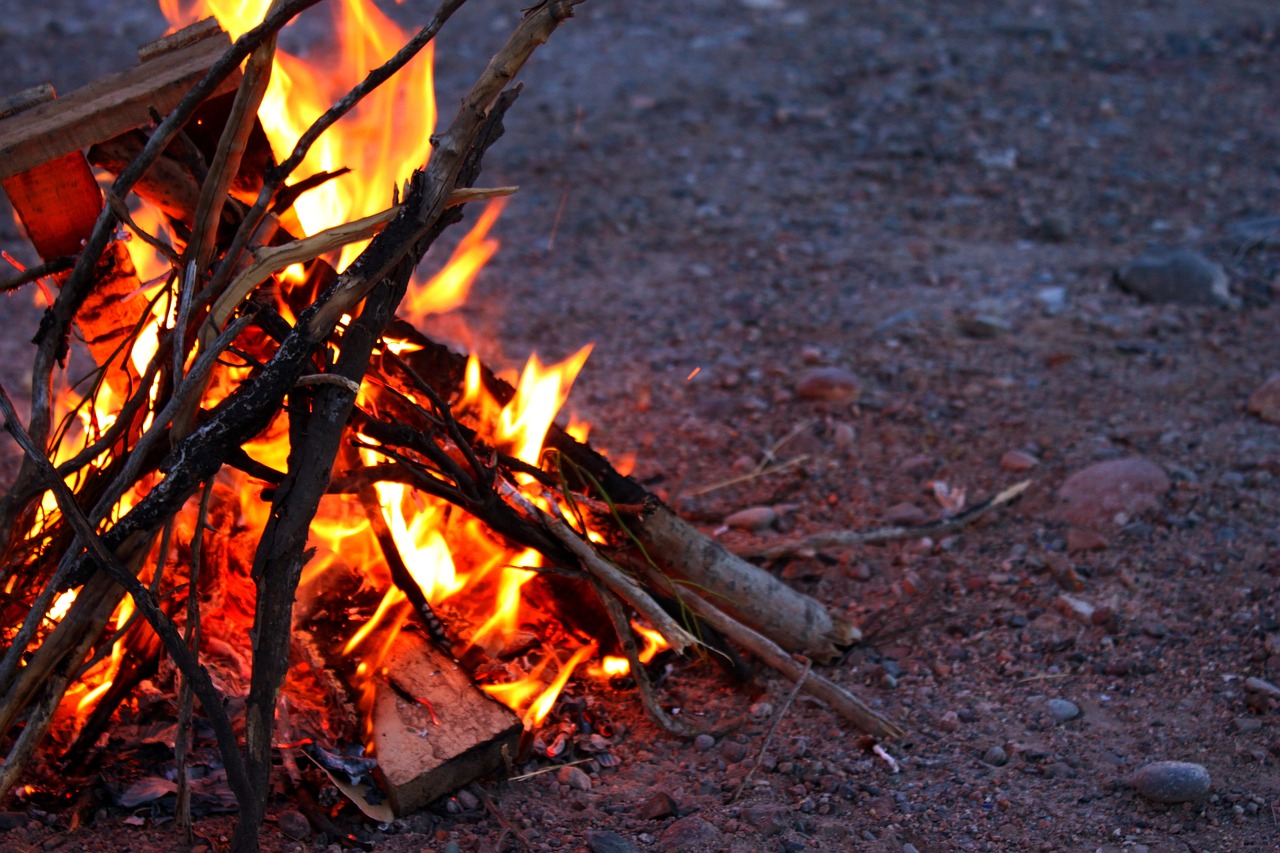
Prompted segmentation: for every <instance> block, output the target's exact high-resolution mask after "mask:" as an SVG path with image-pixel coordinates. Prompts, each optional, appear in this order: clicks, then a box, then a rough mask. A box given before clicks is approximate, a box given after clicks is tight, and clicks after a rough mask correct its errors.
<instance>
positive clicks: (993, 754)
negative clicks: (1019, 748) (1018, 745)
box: [982, 746, 1009, 767]
mask: <svg viewBox="0 0 1280 853" xmlns="http://www.w3.org/2000/svg"><path fill="white" fill-rule="evenodd" d="M982 760H983V761H985V762H986V763H987V764H990V765H991V766H992V767H1004V766H1005V765H1006V764H1008V763H1009V754H1008V753H1007V752H1005V751H1004V747H1003V746H993V747H991V748H990V749H988V750H987V751H986V753H985V754H984V755H983V756H982Z"/></svg>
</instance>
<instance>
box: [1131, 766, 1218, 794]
mask: <svg viewBox="0 0 1280 853" xmlns="http://www.w3.org/2000/svg"><path fill="white" fill-rule="evenodd" d="M1132 782H1133V787H1134V788H1135V789H1137V791H1138V793H1139V794H1141V795H1142V796H1144V797H1146V798H1147V799H1148V800H1152V801H1154V802H1157V803H1186V802H1191V801H1193V800H1198V799H1200V798H1201V797H1203V796H1204V795H1205V794H1207V793H1209V771H1208V770H1206V769H1205V767H1204V766H1203V765H1201V764H1193V763H1191V762H1189V761H1156V762H1153V763H1151V764H1148V765H1146V766H1145V767H1142V768H1140V769H1139V770H1138V771H1137V772H1136V773H1134V774H1133V779H1132Z"/></svg>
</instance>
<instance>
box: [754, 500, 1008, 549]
mask: <svg viewBox="0 0 1280 853" xmlns="http://www.w3.org/2000/svg"><path fill="white" fill-rule="evenodd" d="M1032 482H1033V481H1031V480H1023V481H1022V482H1021V483H1018V484H1016V485H1013V486H1010V487H1009V488H1007V489H1005V490H1004V491H1002V492H1000V493H999V494H997V495H996V496H995V497H993V498H991V499H990V500H987V501H984V502H983V503H980V504H977V505H975V506H973V507H971V508H970V509H967V510H965V511H964V512H962V513H959V514H958V515H954V516H952V517H951V518H944V519H942V520H941V521H935V522H930V523H929V524H919V525H892V526H889V527H877V528H875V529H874V530H829V531H824V532H821V533H814V534H811V535H809V536H801V537H798V538H795V539H785V540H781V541H777V542H770V543H768V544H765V545H761V546H756V547H750V546H748V547H743V548H735V549H734V552H735V553H736V554H738V555H740V556H743V557H750V558H752V559H762V560H777V559H781V558H782V557H790V556H794V555H797V554H812V553H814V552H816V551H821V550H824V549H827V548H852V547H855V546H858V545H869V544H872V543H879V542H892V541H896V540H901V539H921V538H923V537H925V536H937V535H939V534H942V533H952V532H955V531H956V530H960V529H962V528H964V527H968V526H969V525H970V524H973V523H974V522H975V521H977V520H978V519H979V518H982V517H983V516H985V515H987V514H988V513H990V512H992V511H994V510H997V509H999V508H1000V507H1002V506H1004V505H1006V504H1008V503H1011V502H1012V501H1013V500H1015V499H1016V498H1017V497H1019V496H1020V495H1021V494H1022V493H1023V492H1025V491H1026V490H1027V489H1028V488H1030V487H1031V484H1032Z"/></svg>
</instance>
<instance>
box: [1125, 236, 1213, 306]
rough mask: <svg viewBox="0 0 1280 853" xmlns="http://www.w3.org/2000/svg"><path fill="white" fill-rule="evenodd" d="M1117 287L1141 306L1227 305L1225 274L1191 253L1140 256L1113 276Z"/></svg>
mask: <svg viewBox="0 0 1280 853" xmlns="http://www.w3.org/2000/svg"><path fill="white" fill-rule="evenodd" d="M1115 283H1116V286H1117V287H1119V288H1120V289H1121V290H1123V291H1125V292H1126V293H1131V294H1133V295H1134V296H1137V297H1138V298H1139V299H1141V300H1142V301H1143V302H1156V303H1165V304H1174V305H1230V304H1232V302H1233V300H1232V297H1231V294H1230V292H1229V291H1228V290H1227V284H1228V281H1227V273H1226V271H1225V270H1223V269H1222V267H1221V266H1220V265H1219V264H1216V263H1214V262H1213V261H1211V260H1209V259H1208V258H1206V257H1205V256H1204V255H1202V254H1200V253H1199V252H1196V251H1192V250H1190V249H1175V250H1174V251H1171V252H1153V253H1151V254H1147V255H1143V256H1142V257H1140V258H1138V259H1137V260H1135V261H1133V262H1132V263H1130V264H1127V265H1126V266H1123V267H1121V268H1120V269H1119V270H1117V271H1116V274H1115Z"/></svg>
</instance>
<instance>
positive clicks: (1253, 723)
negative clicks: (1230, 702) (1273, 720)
mask: <svg viewBox="0 0 1280 853" xmlns="http://www.w3.org/2000/svg"><path fill="white" fill-rule="evenodd" d="M1234 724H1235V728H1236V731H1237V732H1238V733H1239V734H1242V735H1251V734H1256V733H1257V732H1260V731H1262V720H1259V719H1258V718H1257V717H1236V719H1235V723H1234Z"/></svg>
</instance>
